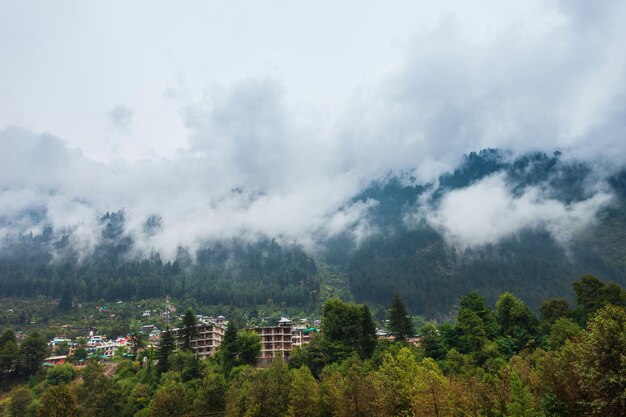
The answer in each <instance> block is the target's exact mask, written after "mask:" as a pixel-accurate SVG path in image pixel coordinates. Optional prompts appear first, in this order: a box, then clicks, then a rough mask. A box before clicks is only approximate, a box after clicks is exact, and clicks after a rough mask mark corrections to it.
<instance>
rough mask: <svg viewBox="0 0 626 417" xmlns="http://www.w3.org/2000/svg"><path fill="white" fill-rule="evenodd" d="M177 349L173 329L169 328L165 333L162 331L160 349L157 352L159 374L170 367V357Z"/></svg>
mask: <svg viewBox="0 0 626 417" xmlns="http://www.w3.org/2000/svg"><path fill="white" fill-rule="evenodd" d="M175 350H176V341H175V340H174V336H173V335H172V331H171V330H170V329H169V328H167V329H165V331H164V332H163V333H161V338H160V340H159V349H158V350H157V354H156V358H157V360H158V362H157V366H156V369H157V372H158V373H159V374H161V373H163V372H166V371H167V370H168V369H169V357H170V355H171V354H172V353H173V352H174V351H175Z"/></svg>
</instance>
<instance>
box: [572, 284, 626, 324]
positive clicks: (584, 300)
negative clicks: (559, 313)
mask: <svg viewBox="0 0 626 417" xmlns="http://www.w3.org/2000/svg"><path fill="white" fill-rule="evenodd" d="M573 287H574V292H575V293H576V304H577V310H576V313H577V316H578V318H579V319H580V320H581V322H582V323H585V322H586V321H587V318H588V317H590V316H591V315H592V314H593V313H594V312H596V311H598V310H600V309H601V308H602V307H604V306H605V305H607V304H613V305H618V306H626V291H625V290H624V289H623V288H621V287H620V286H618V285H616V284H614V283H610V284H606V283H604V282H602V281H600V280H599V279H598V278H596V277H594V276H592V275H585V276H583V277H581V278H580V280H579V281H577V282H575V283H574V284H573Z"/></svg>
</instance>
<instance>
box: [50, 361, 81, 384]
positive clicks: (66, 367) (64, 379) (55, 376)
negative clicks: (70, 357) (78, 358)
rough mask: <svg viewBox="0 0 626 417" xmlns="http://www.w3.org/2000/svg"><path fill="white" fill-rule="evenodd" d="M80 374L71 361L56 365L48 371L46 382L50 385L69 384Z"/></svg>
mask: <svg viewBox="0 0 626 417" xmlns="http://www.w3.org/2000/svg"><path fill="white" fill-rule="evenodd" d="M76 375H78V371H77V370H76V368H75V367H73V366H72V365H70V364H69V363H67V364H63V365H60V366H55V367H52V368H50V369H48V370H47V371H46V382H47V383H48V384H50V385H60V384H69V383H70V382H72V380H73V379H74V378H75V377H76Z"/></svg>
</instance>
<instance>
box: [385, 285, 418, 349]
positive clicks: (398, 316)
mask: <svg viewBox="0 0 626 417" xmlns="http://www.w3.org/2000/svg"><path fill="white" fill-rule="evenodd" d="M389 332H390V333H391V334H392V335H393V336H394V337H395V338H396V340H404V339H406V338H407V337H410V336H413V333H414V332H415V329H414V328H413V321H412V320H411V316H409V312H408V310H407V308H406V305H405V304H404V302H403V301H402V299H401V298H400V297H399V296H397V295H396V296H395V297H393V300H392V301H391V306H390V307H389Z"/></svg>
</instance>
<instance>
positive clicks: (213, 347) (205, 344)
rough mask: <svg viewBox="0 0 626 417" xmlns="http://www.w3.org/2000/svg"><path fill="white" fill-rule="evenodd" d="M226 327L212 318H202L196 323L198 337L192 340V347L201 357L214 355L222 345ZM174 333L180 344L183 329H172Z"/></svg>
mask: <svg viewBox="0 0 626 417" xmlns="http://www.w3.org/2000/svg"><path fill="white" fill-rule="evenodd" d="M225 330H226V327H225V326H224V325H223V324H218V323H216V322H215V321H212V320H202V321H200V322H199V323H198V324H196V337H195V338H194V339H192V340H191V348H192V349H193V351H194V352H195V354H196V355H198V358H200V359H206V358H208V357H209V356H211V355H213V354H214V353H215V352H216V351H217V349H218V348H219V347H220V346H221V345H222V341H223V340H224V332H225ZM172 335H173V336H174V339H176V343H177V344H178V345H179V346H180V345H181V344H182V342H183V329H182V328H176V329H172Z"/></svg>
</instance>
